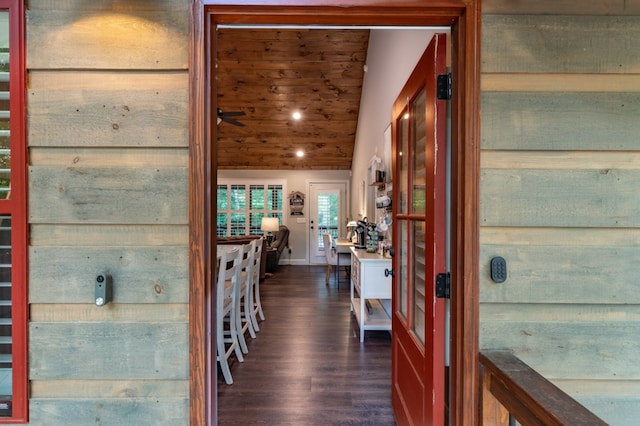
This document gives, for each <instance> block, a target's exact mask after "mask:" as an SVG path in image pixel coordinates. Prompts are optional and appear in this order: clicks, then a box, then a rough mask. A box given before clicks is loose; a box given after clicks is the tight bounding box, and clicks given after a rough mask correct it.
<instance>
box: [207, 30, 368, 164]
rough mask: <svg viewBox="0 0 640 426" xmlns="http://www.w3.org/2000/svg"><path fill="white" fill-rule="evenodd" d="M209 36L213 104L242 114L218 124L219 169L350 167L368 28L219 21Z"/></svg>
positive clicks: (224, 110) (224, 109) (227, 110)
mask: <svg viewBox="0 0 640 426" xmlns="http://www.w3.org/2000/svg"><path fill="white" fill-rule="evenodd" d="M217 36H218V45H217V46H218V48H217V82H216V83H217V101H218V104H217V107H218V108H220V109H222V111H223V112H225V113H228V112H235V111H242V112H244V113H245V114H246V115H244V116H240V117H234V118H235V119H237V120H238V121H240V122H241V123H243V124H244V125H245V126H244V127H239V126H235V125H232V124H230V123H228V122H224V121H223V122H221V123H220V124H219V125H218V128H217V130H218V134H217V146H218V168H219V169H280V170H307V169H316V170H349V169H351V159H352V156H353V148H354V142H355V135H356V127H357V123H358V112H359V108H360V94H361V91H362V81H363V76H364V65H365V60H366V54H367V47H368V42H369V30H367V29H329V30H327V29H310V28H305V29H285V28H264V29H262V28H229V27H226V28H219V29H218V34H217ZM295 111H299V112H300V113H301V116H302V117H301V119H300V120H295V119H294V118H292V114H293V112H295ZM297 151H303V152H304V157H297V156H296V152H297Z"/></svg>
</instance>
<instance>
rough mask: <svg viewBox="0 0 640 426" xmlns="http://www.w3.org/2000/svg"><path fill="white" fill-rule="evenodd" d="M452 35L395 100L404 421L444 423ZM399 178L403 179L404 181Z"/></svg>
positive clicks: (396, 310) (400, 414) (437, 43)
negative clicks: (443, 289) (439, 293)
mask: <svg viewBox="0 0 640 426" xmlns="http://www.w3.org/2000/svg"><path fill="white" fill-rule="evenodd" d="M445 73H446V36H445V35H444V34H436V35H435V36H434V37H433V39H432V40H431V42H430V43H429V46H428V47H427V50H426V51H425V52H424V54H423V55H422V57H421V59H420V61H419V62H418V65H416V68H415V69H414V70H413V72H412V74H411V76H410V77H409V80H408V81H407V83H406V84H405V86H404V88H403V89H402V91H401V92H400V95H399V96H398V98H397V99H396V102H395V104H394V106H393V124H392V125H393V152H394V154H393V164H394V167H393V170H394V194H393V195H394V199H396V200H398V201H397V202H394V207H393V208H394V217H395V220H394V221H393V223H394V229H393V246H394V247H395V257H394V259H393V264H394V266H393V268H394V270H395V275H394V278H393V318H392V327H393V337H392V345H393V355H392V368H393V371H392V402H393V409H394V412H395V415H396V420H397V422H398V424H399V425H420V426H422V425H437V426H440V425H443V424H444V421H445V420H444V419H445V415H444V406H445V398H446V395H445V394H444V389H445V386H444V379H445V367H444V344H445V342H444V339H445V337H444V324H445V320H444V317H445V305H444V300H443V299H438V298H436V296H435V280H436V275H437V274H438V273H441V272H444V270H445V243H446V239H445V235H446V218H445V215H446V204H445V203H446V178H445V167H446V101H445V100H438V99H437V96H436V87H437V77H438V75H439V74H445ZM396 182H397V183H396Z"/></svg>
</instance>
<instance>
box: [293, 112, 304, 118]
mask: <svg viewBox="0 0 640 426" xmlns="http://www.w3.org/2000/svg"><path fill="white" fill-rule="evenodd" d="M292 115H293V119H294V120H300V119H301V118H302V114H300V111H296V112H294V113H293V114H292Z"/></svg>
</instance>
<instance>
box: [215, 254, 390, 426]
mask: <svg viewBox="0 0 640 426" xmlns="http://www.w3.org/2000/svg"><path fill="white" fill-rule="evenodd" d="M325 271H326V267H324V266H280V267H279V268H278V271H277V272H276V273H275V274H274V275H273V276H271V277H268V278H267V279H266V280H265V281H264V283H263V284H261V287H260V293H261V295H262V306H263V309H264V314H265V318H266V319H265V321H262V322H261V323H260V332H259V333H258V335H257V338H256V339H255V340H251V339H250V338H249V339H248V341H247V345H248V348H249V353H248V354H247V355H245V361H244V363H238V362H237V360H236V358H235V357H234V356H232V357H231V360H230V361H231V373H232V375H233V380H234V383H233V384H232V385H226V384H225V383H224V379H223V378H222V375H221V373H220V372H218V424H220V425H221V426H228V425H243V426H244V425H274V426H275V425H278V426H285V425H291V426H293V425H295V426H300V425H376V426H385V425H395V421H394V420H393V412H392V409H391V336H390V334H389V333H388V332H384V331H381V332H377V331H367V332H366V336H365V341H364V343H360V342H359V340H358V329H357V325H356V322H355V320H354V319H353V316H352V315H351V313H350V311H349V282H348V281H347V277H346V276H345V274H344V272H342V275H341V282H340V288H339V290H338V289H337V288H336V284H335V281H334V277H335V276H334V275H333V274H332V275H331V280H330V282H329V286H328V287H327V286H326V285H325V282H324V277H325ZM247 336H248V334H247Z"/></svg>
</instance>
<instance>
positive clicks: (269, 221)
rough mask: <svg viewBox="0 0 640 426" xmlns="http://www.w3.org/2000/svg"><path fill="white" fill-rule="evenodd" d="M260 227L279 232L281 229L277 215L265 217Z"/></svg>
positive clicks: (265, 230) (266, 230)
mask: <svg viewBox="0 0 640 426" xmlns="http://www.w3.org/2000/svg"><path fill="white" fill-rule="evenodd" d="M260 229H261V230H263V231H264V232H277V231H278V230H279V229H280V223H279V222H278V218H277V217H263V218H262V223H261V224H260Z"/></svg>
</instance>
